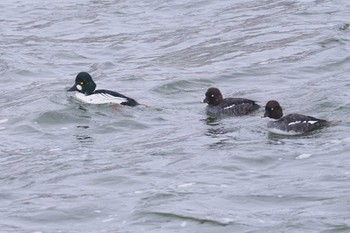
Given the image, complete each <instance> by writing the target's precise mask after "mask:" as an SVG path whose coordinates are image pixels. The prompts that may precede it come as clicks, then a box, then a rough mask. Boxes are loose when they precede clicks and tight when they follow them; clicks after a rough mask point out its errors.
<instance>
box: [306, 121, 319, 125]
mask: <svg viewBox="0 0 350 233" xmlns="http://www.w3.org/2000/svg"><path fill="white" fill-rule="evenodd" d="M306 123H310V124H311V125H313V124H315V123H317V121H307V122H306Z"/></svg>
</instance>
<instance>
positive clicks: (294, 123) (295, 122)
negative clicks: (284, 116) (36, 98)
mask: <svg viewBox="0 0 350 233" xmlns="http://www.w3.org/2000/svg"><path fill="white" fill-rule="evenodd" d="M299 123H301V121H294V122H291V123H289V124H288V125H296V124H299Z"/></svg>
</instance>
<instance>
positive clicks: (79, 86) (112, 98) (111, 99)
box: [68, 72, 138, 106]
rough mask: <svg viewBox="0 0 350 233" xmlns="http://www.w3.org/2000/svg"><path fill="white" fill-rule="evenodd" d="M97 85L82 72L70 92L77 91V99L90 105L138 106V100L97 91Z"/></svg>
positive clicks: (114, 93)
mask: <svg viewBox="0 0 350 233" xmlns="http://www.w3.org/2000/svg"><path fill="white" fill-rule="evenodd" d="M95 89H96V83H95V82H94V81H93V80H92V78H91V76H90V74H89V73H87V72H80V73H79V74H78V75H77V77H76V78H75V83H74V85H73V87H71V88H70V89H68V91H76V93H75V97H76V99H78V100H80V101H82V102H84V103H88V104H121V105H127V106H136V105H138V103H137V102H136V100H134V99H132V98H129V97H127V96H125V95H122V94H120V93H118V92H115V91H110V90H95Z"/></svg>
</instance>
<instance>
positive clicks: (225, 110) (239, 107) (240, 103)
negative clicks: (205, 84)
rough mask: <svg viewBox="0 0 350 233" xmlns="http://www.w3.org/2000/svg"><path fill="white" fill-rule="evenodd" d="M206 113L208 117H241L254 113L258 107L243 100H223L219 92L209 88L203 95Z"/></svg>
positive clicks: (249, 101)
mask: <svg viewBox="0 0 350 233" xmlns="http://www.w3.org/2000/svg"><path fill="white" fill-rule="evenodd" d="M203 103H207V104H208V105H207V107H206V109H205V110H206V113H207V114H208V115H210V116H222V115H223V116H242V115H247V114H249V113H252V112H254V111H255V110H257V109H258V108H260V106H259V105H258V104H256V103H255V101H253V100H249V99H244V98H223V97H222V94H221V92H220V90H219V89H218V88H215V87H211V88H209V89H208V90H207V92H206V93H205V99H204V100H203Z"/></svg>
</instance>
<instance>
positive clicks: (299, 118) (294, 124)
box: [264, 100, 330, 135]
mask: <svg viewBox="0 0 350 233" xmlns="http://www.w3.org/2000/svg"><path fill="white" fill-rule="evenodd" d="M282 116H283V112H282V107H281V105H280V104H279V103H278V102H277V101H276V100H270V101H269V102H267V104H266V106H265V114H264V117H269V118H272V119H275V121H269V122H268V123H267V129H268V130H269V131H270V132H273V133H278V134H285V135H298V134H304V133H308V132H311V131H313V130H317V129H320V128H322V127H326V126H329V125H330V122H329V121H326V120H322V119H318V118H315V117H311V116H305V115H301V114H289V115H287V116H284V117H282Z"/></svg>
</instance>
